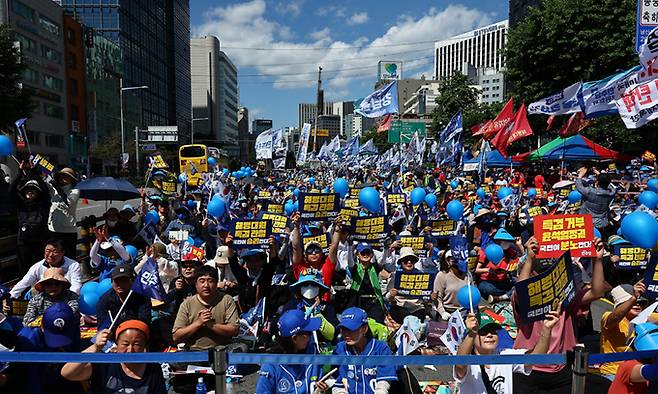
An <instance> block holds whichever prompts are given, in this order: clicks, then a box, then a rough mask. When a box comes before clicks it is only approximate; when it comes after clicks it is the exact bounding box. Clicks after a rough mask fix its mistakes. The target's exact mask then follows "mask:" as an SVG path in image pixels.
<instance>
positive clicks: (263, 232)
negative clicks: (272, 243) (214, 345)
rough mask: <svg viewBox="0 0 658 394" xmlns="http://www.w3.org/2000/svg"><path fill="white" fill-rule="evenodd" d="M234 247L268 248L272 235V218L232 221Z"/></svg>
mask: <svg viewBox="0 0 658 394" xmlns="http://www.w3.org/2000/svg"><path fill="white" fill-rule="evenodd" d="M231 227H232V230H233V231H232V233H233V247H234V248H236V249H245V248H247V249H268V248H269V240H270V236H271V235H272V221H270V220H236V221H234V222H233V223H232V226H231Z"/></svg>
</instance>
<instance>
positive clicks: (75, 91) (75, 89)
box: [69, 78, 78, 97]
mask: <svg viewBox="0 0 658 394" xmlns="http://www.w3.org/2000/svg"><path fill="white" fill-rule="evenodd" d="M69 85H70V87H71V96H74V97H77V96H78V81H77V80H76V79H73V78H71V79H69Z"/></svg>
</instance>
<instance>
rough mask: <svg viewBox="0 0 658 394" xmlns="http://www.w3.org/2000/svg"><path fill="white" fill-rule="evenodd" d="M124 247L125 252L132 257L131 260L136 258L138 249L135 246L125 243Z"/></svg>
mask: <svg viewBox="0 0 658 394" xmlns="http://www.w3.org/2000/svg"><path fill="white" fill-rule="evenodd" d="M124 248H125V249H126V252H128V254H129V255H130V257H132V259H133V261H134V260H135V259H136V258H137V255H138V254H139V251H138V250H137V248H136V247H134V246H132V245H125V246H124Z"/></svg>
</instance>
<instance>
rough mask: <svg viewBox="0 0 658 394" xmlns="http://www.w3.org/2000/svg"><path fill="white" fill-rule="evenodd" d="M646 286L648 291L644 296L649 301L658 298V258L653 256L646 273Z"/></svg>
mask: <svg viewBox="0 0 658 394" xmlns="http://www.w3.org/2000/svg"><path fill="white" fill-rule="evenodd" d="M644 284H645V285H647V291H645V292H644V294H642V295H643V296H644V297H646V298H648V299H656V298H658V256H651V261H649V264H648V265H647V270H646V271H645V272H644Z"/></svg>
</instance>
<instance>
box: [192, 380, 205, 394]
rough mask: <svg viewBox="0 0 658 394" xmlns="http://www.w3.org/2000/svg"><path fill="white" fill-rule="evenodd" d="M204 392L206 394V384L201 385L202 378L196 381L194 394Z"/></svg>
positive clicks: (202, 393)
mask: <svg viewBox="0 0 658 394" xmlns="http://www.w3.org/2000/svg"><path fill="white" fill-rule="evenodd" d="M206 392H207V390H206V384H205V383H203V378H199V380H197V384H196V390H195V393H196V394H206Z"/></svg>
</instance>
